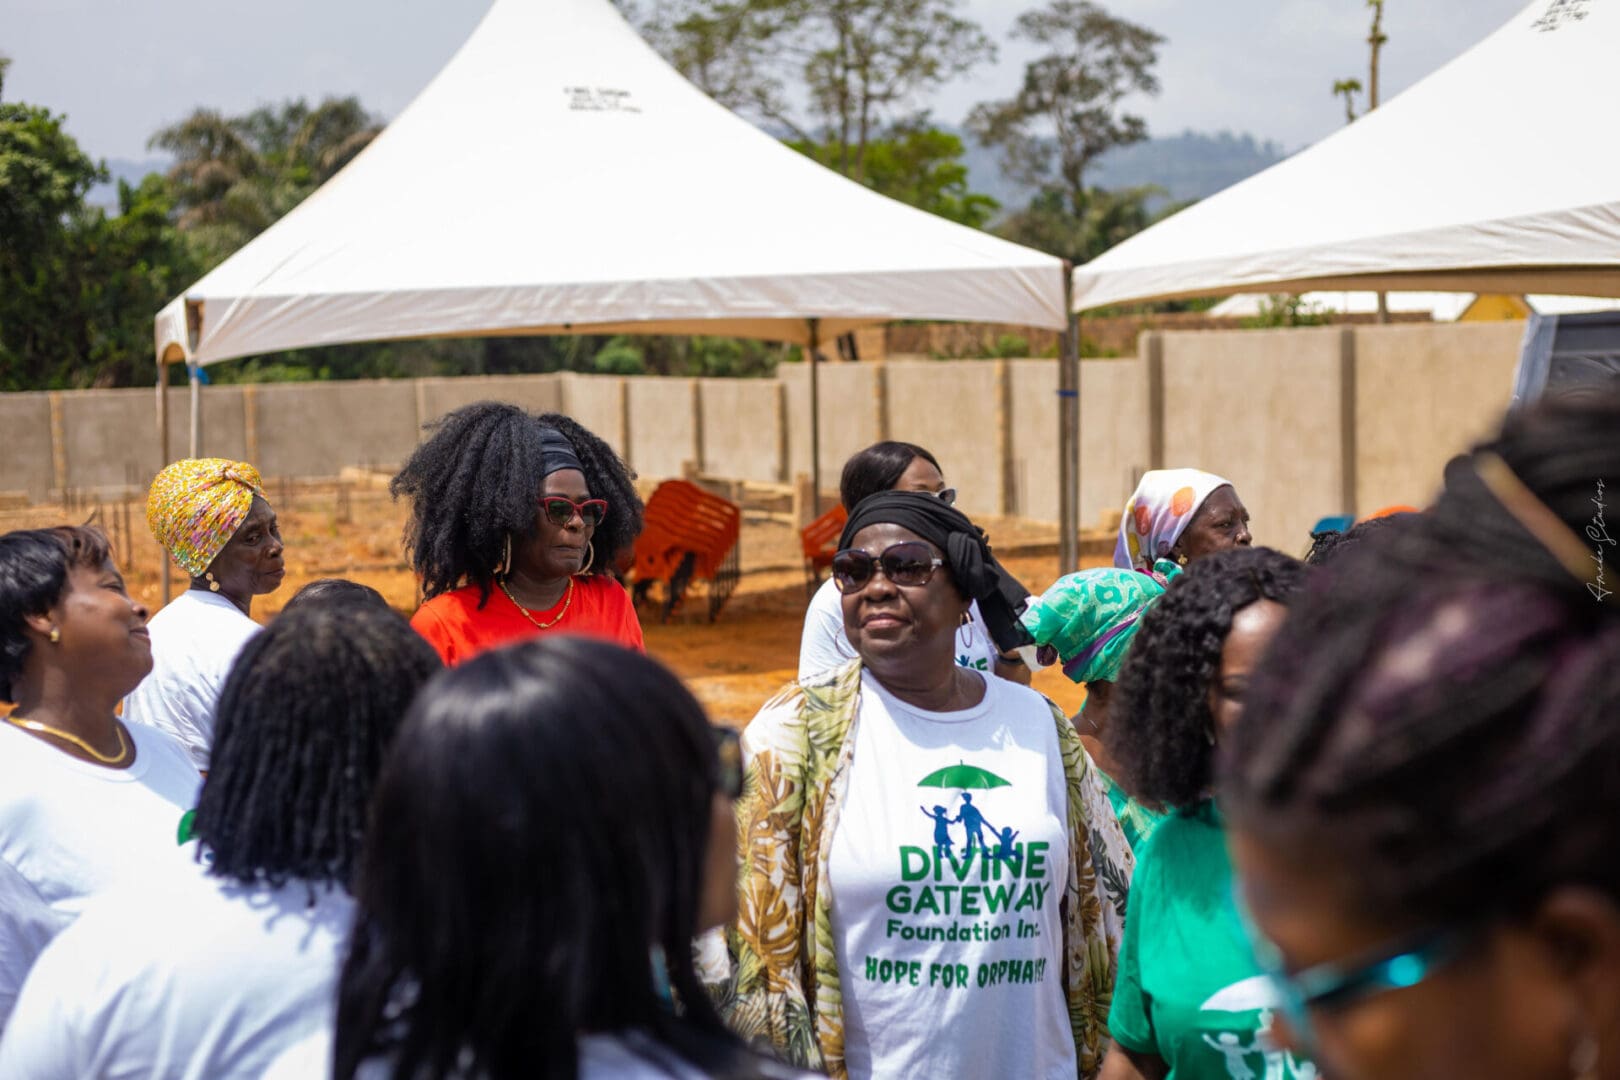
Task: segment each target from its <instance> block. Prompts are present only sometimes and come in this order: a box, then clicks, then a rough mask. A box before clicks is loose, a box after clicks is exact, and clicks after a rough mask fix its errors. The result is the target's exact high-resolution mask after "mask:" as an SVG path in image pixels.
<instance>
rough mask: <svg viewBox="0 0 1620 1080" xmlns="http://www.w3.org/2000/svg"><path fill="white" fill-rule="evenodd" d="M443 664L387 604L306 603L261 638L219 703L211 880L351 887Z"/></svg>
mask: <svg viewBox="0 0 1620 1080" xmlns="http://www.w3.org/2000/svg"><path fill="white" fill-rule="evenodd" d="M439 666H440V665H439V658H438V654H436V653H435V652H434V651H433V648H432V646H430V645H428V643H427V642H426V641H424V640H423V639H422V638H421V637H420V636H419V635H418V634H417V633H416V632H415V631H414V630H412V629H411V628H410V625H409V624H408V623H407V622H406V621H405V620H404V619H402V618H401V617H400V616H399V615H397V614H395V613H394V612H392V611H390V610H388V609H387V608H385V607H382V606H380V605H375V604H364V605H356V606H339V605H337V604H323V603H318V602H317V603H308V604H305V605H304V606H302V607H300V608H299V609H298V610H295V611H289V612H284V613H283V614H282V615H280V616H279V617H278V618H276V620H275V621H274V622H273V623H271V625H270V626H269V628H268V629H266V630H264V631H263V632H262V633H260V634H257V635H255V636H254V637H253V639H252V640H251V641H249V642H248V643H247V645H246V646H245V647H244V648H243V649H242V652H241V653H240V654H239V655H238V656H237V659H236V662H235V663H234V664H233V665H232V667H231V673H230V675H229V676H228V677H227V678H226V680H225V688H224V690H223V691H222V692H221V694H220V698H219V705H218V710H217V712H216V716H215V725H214V746H213V751H212V754H211V757H210V762H209V764H210V769H209V773H208V779H207V780H206V781H205V782H204V783H203V789H202V796H201V798H200V800H199V801H198V804H197V817H196V820H195V822H194V825H193V834H194V835H195V836H196V837H197V838H198V839H199V840H201V842H202V845H203V846H204V847H206V848H207V849H209V850H210V851H211V852H212V853H213V859H214V861H213V865H212V867H211V868H210V871H209V872H210V873H213V874H217V875H219V876H221V877H227V878H233V879H235V880H237V881H240V882H242V883H244V884H253V883H256V882H261V881H263V882H267V883H269V884H271V885H273V886H280V885H282V884H285V883H286V882H287V881H288V880H289V879H294V878H296V879H299V880H302V881H306V882H311V883H319V882H329V883H332V884H336V885H340V886H342V887H344V888H348V887H349V886H350V884H351V883H352V880H353V877H354V873H355V871H356V870H357V868H358V865H359V858H360V846H361V841H362V840H363V839H364V837H365V832H366V829H365V825H366V808H367V805H368V803H369V802H370V799H371V789H372V785H373V783H374V782H375V780H376V777H377V772H378V770H379V769H380V767H381V763H382V758H383V752H384V751H385V750H386V749H387V748H388V744H389V743H390V742H391V741H392V740H393V736H394V731H395V729H396V728H397V727H398V725H399V723H400V720H401V719H402V718H403V717H404V715H405V711H406V709H407V708H408V707H409V706H410V703H411V699H412V698H413V697H415V695H416V691H417V688H418V687H420V686H421V685H422V683H424V682H425V681H426V680H427V678H428V676H429V675H431V674H433V672H434V671H436V670H438V668H439Z"/></svg>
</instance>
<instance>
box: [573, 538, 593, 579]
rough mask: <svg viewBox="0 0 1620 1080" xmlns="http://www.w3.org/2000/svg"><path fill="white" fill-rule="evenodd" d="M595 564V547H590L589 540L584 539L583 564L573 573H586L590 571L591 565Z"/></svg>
mask: <svg viewBox="0 0 1620 1080" xmlns="http://www.w3.org/2000/svg"><path fill="white" fill-rule="evenodd" d="M595 565H596V549H595V548H594V547H592V546H591V542H590V541H589V540H587V541H585V565H584V566H582V567H580V568H579V569H578V570H577V571H575V573H578V574H588V573H590V572H591V567H593V566H595Z"/></svg>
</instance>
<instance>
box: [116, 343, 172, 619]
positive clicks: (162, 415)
mask: <svg viewBox="0 0 1620 1080" xmlns="http://www.w3.org/2000/svg"><path fill="white" fill-rule="evenodd" d="M157 436H158V468H160V469H161V468H163V467H164V466H165V465H167V464H168V463H169V365H168V360H167V358H166V357H159V358H158V370H157ZM158 562H159V563H161V564H162V566H163V581H162V590H163V591H162V594H161V595H162V598H163V605H164V606H165V607H167V606H168V604H169V597H170V595H171V592H172V589H173V586H172V585H171V584H170V581H169V553H168V552H167V551H164V550H163V548H162V545H159V547H158ZM124 570H125V571H126V572H127V571H128V570H129V567H127V566H126V567H124Z"/></svg>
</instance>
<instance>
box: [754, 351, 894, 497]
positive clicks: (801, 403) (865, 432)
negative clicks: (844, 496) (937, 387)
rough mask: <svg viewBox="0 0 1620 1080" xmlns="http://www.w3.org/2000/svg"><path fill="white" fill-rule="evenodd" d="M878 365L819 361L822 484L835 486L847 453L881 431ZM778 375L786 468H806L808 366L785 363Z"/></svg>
mask: <svg viewBox="0 0 1620 1080" xmlns="http://www.w3.org/2000/svg"><path fill="white" fill-rule="evenodd" d="M881 369H882V365H877V364H822V365H821V371H820V383H821V487H822V491H823V493H831V492H836V491H837V490H838V474H839V473H840V472H841V471H842V470H843V468H844V462H845V461H846V460H848V458H849V456H850V455H851V454H853V453H855V452H856V451H857V450H860V449H861V448H862V447H866V446H870V445H872V444H873V443H875V442H877V441H878V440H879V439H883V438H886V437H887V436H886V435H885V434H884V433H883V418H882V414H883V398H882V395H881V394H880V392H879V388H880V386H881V383H880V382H879V378H880V371H881ZM777 372H778V378H780V379H781V380H782V385H783V386H784V387H786V388H787V414H788V425H789V428H788V471H789V473H790V474H791V475H793V476H797V475H799V474H800V473H805V474H808V473H809V472H810V370H809V368H807V367H806V366H805V365H803V364H784V365H783V366H781V367H779V368H778V369H777Z"/></svg>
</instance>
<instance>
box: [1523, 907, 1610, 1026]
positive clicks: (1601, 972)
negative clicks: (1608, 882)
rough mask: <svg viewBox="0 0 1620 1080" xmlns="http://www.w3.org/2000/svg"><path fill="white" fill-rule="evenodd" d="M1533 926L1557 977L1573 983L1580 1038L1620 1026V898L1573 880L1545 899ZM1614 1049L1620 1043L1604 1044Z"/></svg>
mask: <svg viewBox="0 0 1620 1080" xmlns="http://www.w3.org/2000/svg"><path fill="white" fill-rule="evenodd" d="M1529 929H1530V932H1531V934H1532V935H1534V937H1535V939H1536V940H1537V941H1538V943H1539V944H1540V945H1541V947H1542V949H1543V950H1544V955H1545V958H1546V960H1547V962H1548V965H1549V968H1550V970H1551V972H1552V974H1553V976H1554V977H1555V978H1557V979H1558V980H1560V981H1562V982H1564V983H1565V984H1566V985H1567V986H1568V988H1569V994H1570V998H1571V1008H1572V1010H1573V1012H1574V1017H1573V1018H1572V1020H1571V1023H1572V1025H1573V1026H1574V1028H1575V1030H1574V1033H1573V1036H1574V1038H1575V1039H1577V1040H1593V1039H1602V1038H1604V1037H1605V1036H1607V1037H1608V1038H1611V1039H1612V1038H1614V1033H1615V1032H1616V1031H1620V904H1617V903H1616V902H1615V900H1614V899H1613V898H1612V897H1610V896H1608V895H1606V894H1604V893H1602V892H1599V891H1598V890H1596V889H1591V888H1585V887H1577V886H1568V887H1565V888H1561V889H1557V890H1555V891H1554V892H1552V893H1551V894H1549V895H1548V896H1547V898H1546V899H1545V900H1543V901H1542V903H1541V906H1540V907H1539V908H1537V909H1536V912H1535V914H1534V915H1533V916H1532V917H1531V919H1530V924H1529ZM1601 1049H1602V1050H1603V1051H1604V1052H1605V1053H1606V1054H1608V1055H1617V1054H1620V1046H1616V1045H1611V1046H1603V1047H1601Z"/></svg>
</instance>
